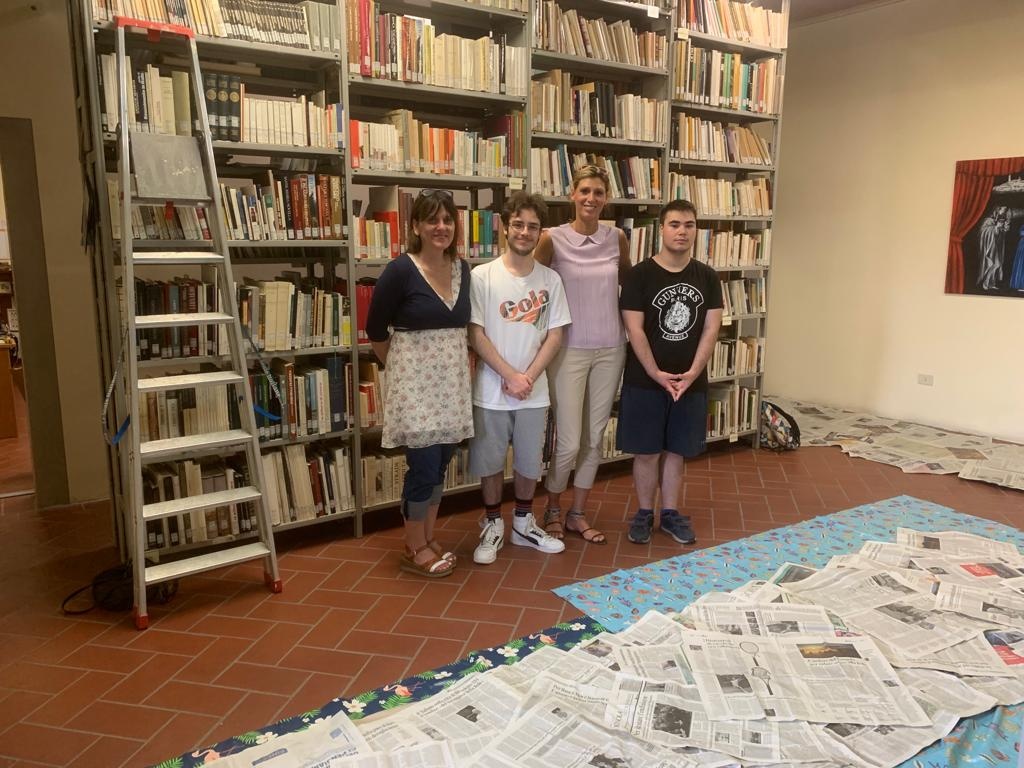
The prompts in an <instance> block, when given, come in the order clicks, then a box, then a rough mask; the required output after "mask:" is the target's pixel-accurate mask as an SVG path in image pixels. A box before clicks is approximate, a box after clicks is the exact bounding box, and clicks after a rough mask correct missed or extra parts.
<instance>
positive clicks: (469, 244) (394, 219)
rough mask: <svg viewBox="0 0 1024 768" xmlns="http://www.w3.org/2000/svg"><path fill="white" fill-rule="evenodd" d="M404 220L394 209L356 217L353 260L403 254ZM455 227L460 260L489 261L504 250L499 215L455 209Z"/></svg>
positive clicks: (405, 218)
mask: <svg viewBox="0 0 1024 768" xmlns="http://www.w3.org/2000/svg"><path fill="white" fill-rule="evenodd" d="M406 221H407V216H406V217H403V216H401V215H400V212H399V211H397V210H395V211H375V212H374V213H373V214H372V215H370V216H368V217H363V216H358V217H356V218H355V220H354V226H355V229H356V231H355V238H354V240H355V249H356V250H355V254H356V258H357V259H394V258H397V257H398V255H399V254H401V253H404V252H405V250H406V235H405V233H404V230H405V227H406V223H405V222H406ZM457 227H458V228H457V231H456V240H455V242H456V248H457V253H458V255H459V256H460V257H462V258H469V259H490V258H493V257H495V256H498V255H500V254H501V253H502V252H503V251H504V250H505V244H506V241H505V231H504V228H503V227H502V225H501V216H500V214H498V213H495V212H494V211H488V210H476V209H474V210H468V209H466V208H459V209H458V221H457Z"/></svg>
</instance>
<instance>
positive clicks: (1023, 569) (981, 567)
mask: <svg viewBox="0 0 1024 768" xmlns="http://www.w3.org/2000/svg"><path fill="white" fill-rule="evenodd" d="M912 563H913V565H914V567H915V568H917V569H919V570H921V571H926V572H927V573H929V574H931V575H932V576H933V577H934V578H935V579H936V580H937V581H952V582H956V583H957V584H973V585H976V586H983V585H984V586H988V585H992V586H993V587H998V586H999V585H1001V584H1002V582H1003V581H1008V580H1010V579H1016V578H1019V577H1020V576H1022V575H1024V564H1019V560H1018V562H1017V563H1009V562H1007V561H1006V560H1004V559H1002V558H996V557H975V558H971V559H967V560H965V559H962V558H957V559H953V558H949V557H915V558H914V559H913V561H912Z"/></svg>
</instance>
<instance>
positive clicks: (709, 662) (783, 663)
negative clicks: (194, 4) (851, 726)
mask: <svg viewBox="0 0 1024 768" xmlns="http://www.w3.org/2000/svg"><path fill="white" fill-rule="evenodd" d="M683 650H684V652H685V653H686V658H687V660H688V661H689V663H690V668H691V669H692V670H693V677H694V681H695V682H696V684H697V688H698V690H699V691H700V694H701V699H702V700H703V702H704V707H705V710H706V712H707V715H708V717H709V718H711V719H712V720H756V719H758V718H767V719H769V720H806V721H809V722H826V723H860V724H864V725H924V724H925V723H926V722H927V718H925V716H924V713H923V712H922V711H921V708H920V707H919V706H918V705H917V703H916V702H915V701H914V700H913V698H912V697H911V696H910V693H909V691H907V689H906V688H905V687H904V686H903V685H902V683H900V682H899V678H898V677H897V676H896V673H895V671H894V670H893V669H892V667H891V666H890V665H889V662H888V661H886V659H885V657H884V656H883V654H882V652H881V651H880V650H879V649H878V648H877V646H876V645H875V644H874V642H873V641H872V640H871V639H870V638H866V637H850V638H836V637H834V636H832V637H829V636H825V637H820V636H819V637H814V636H803V637H794V638H791V637H758V638H757V639H756V640H755V639H748V638H743V637H735V636H733V635H721V634H714V633H710V632H691V633H689V634H688V635H687V638H686V641H685V642H684V644H683Z"/></svg>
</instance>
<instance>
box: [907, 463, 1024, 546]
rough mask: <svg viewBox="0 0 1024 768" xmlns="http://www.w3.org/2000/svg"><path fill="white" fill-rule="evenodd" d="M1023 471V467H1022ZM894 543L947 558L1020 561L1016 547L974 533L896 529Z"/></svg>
mask: <svg viewBox="0 0 1024 768" xmlns="http://www.w3.org/2000/svg"><path fill="white" fill-rule="evenodd" d="M1022 469H1024V467H1022ZM896 543H897V544H902V545H904V546H907V547H914V548H916V549H927V550H932V551H933V552H934V551H938V552H941V553H942V554H943V555H946V556H947V557H975V556H978V555H981V556H983V557H1002V558H1007V559H1009V560H1017V559H1020V553H1019V552H1018V551H1017V547H1016V546H1014V545H1013V544H1011V543H1010V542H1008V541H997V540H996V539H989V538H986V537H985V536H978V535H977V534H974V533H962V532H960V531H942V532H939V533H925V532H922V531H915V530H914V529H913V528H897V529H896Z"/></svg>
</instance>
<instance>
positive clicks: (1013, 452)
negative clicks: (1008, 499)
mask: <svg viewBox="0 0 1024 768" xmlns="http://www.w3.org/2000/svg"><path fill="white" fill-rule="evenodd" d="M984 453H985V459H984V460H983V461H982V460H978V461H965V462H964V468H963V469H962V470H961V472H960V477H962V478H963V479H965V480H980V481H982V482H985V483H993V484H995V485H1000V486H1003V487H1005V488H1016V489H1017V490H1024V447H1021V446H1019V445H993V446H991V447H990V448H988V449H986V450H985V451H984Z"/></svg>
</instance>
